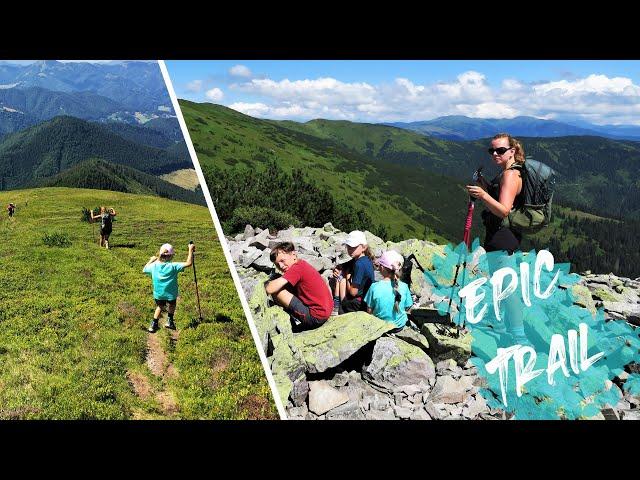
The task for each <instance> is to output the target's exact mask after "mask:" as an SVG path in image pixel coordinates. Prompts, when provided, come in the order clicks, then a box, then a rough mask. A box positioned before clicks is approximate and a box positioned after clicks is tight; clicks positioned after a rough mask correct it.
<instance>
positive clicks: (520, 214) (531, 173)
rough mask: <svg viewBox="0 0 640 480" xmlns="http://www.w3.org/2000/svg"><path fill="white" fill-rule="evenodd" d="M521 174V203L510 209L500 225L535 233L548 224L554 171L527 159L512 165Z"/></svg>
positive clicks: (553, 185) (540, 163)
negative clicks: (522, 162)
mask: <svg viewBox="0 0 640 480" xmlns="http://www.w3.org/2000/svg"><path fill="white" fill-rule="evenodd" d="M511 168H512V169H514V170H515V169H518V170H520V172H521V175H522V194H523V197H524V198H523V202H522V205H521V206H519V207H517V208H514V209H513V210H511V212H510V213H509V215H508V216H507V217H505V219H504V220H503V221H502V226H505V227H509V228H513V229H514V230H518V231H520V232H523V233H536V232H538V231H540V230H541V229H542V228H544V227H546V226H547V225H549V222H550V220H551V202H552V200H553V191H554V187H555V174H556V172H555V171H554V170H553V169H552V168H551V167H549V166H548V165H545V164H544V163H542V162H538V161H536V160H533V159H527V160H526V162H525V163H524V164H522V165H513V166H512V167H511Z"/></svg>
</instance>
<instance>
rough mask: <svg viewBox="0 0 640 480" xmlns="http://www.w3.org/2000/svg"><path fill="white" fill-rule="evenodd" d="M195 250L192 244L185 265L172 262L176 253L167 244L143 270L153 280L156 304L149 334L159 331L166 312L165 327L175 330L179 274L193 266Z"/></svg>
mask: <svg viewBox="0 0 640 480" xmlns="http://www.w3.org/2000/svg"><path fill="white" fill-rule="evenodd" d="M195 249H196V246H195V244H193V243H190V244H189V254H188V255H187V261H186V262H184V263H182V262H172V261H171V260H173V256H174V255H175V251H174V249H173V247H172V246H171V245H170V244H168V243H165V244H164V245H162V246H161V247H160V251H159V252H158V255H157V256H153V257H151V258H150V259H149V261H148V262H147V264H146V265H145V266H144V268H143V269H142V272H143V273H146V274H147V275H149V276H151V279H152V280H153V299H154V300H155V302H156V310H155V312H154V313H153V320H152V321H151V325H150V326H149V328H148V330H149V332H151V333H154V332H155V331H156V330H157V329H158V320H159V319H160V315H161V314H162V312H164V311H167V323H166V324H165V327H166V328H170V329H172V330H175V328H176V324H175V323H174V319H173V316H174V314H175V311H176V302H177V299H178V273H179V272H181V271H182V270H184V269H185V268H188V267H190V266H191V265H193V252H194V251H195Z"/></svg>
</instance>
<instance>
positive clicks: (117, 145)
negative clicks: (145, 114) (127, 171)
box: [0, 117, 191, 189]
mask: <svg viewBox="0 0 640 480" xmlns="http://www.w3.org/2000/svg"><path fill="white" fill-rule="evenodd" d="M90 158H102V159H104V160H107V161H109V162H112V163H117V164H121V165H125V166H130V167H133V168H136V169H137V170H141V171H143V172H146V173H151V174H162V173H168V172H171V171H173V170H178V169H180V168H188V167H190V166H191V162H190V161H187V160H186V159H184V158H179V157H177V156H175V155H174V154H171V153H169V152H167V151H165V150H162V149H159V148H153V147H148V146H145V145H139V144H136V143H133V142H130V141H128V140H125V139H124V138H122V137H120V136H119V135H116V134H115V133H113V132H111V131H110V130H109V129H107V128H106V127H103V126H101V125H99V124H95V123H90V122H86V121H84V120H80V119H77V118H73V117H56V118H54V119H53V120H50V121H48V122H45V123H41V124H39V125H36V126H34V127H31V128H29V129H26V130H24V131H21V132H18V133H15V134H13V135H9V136H7V137H6V138H5V139H4V140H3V141H2V143H0V180H1V181H0V189H11V188H19V187H23V186H28V185H29V184H30V183H31V182H38V181H40V180H41V179H42V178H46V177H51V176H53V175H56V174H58V173H60V172H62V171H64V170H66V169H67V168H70V167H72V166H74V165H76V164H78V163H81V162H83V161H85V160H88V159H90Z"/></svg>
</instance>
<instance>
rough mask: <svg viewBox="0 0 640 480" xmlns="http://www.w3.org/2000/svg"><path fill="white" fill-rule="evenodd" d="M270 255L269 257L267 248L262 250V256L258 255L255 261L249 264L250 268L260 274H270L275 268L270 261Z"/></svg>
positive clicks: (269, 253) (269, 252) (269, 251)
mask: <svg viewBox="0 0 640 480" xmlns="http://www.w3.org/2000/svg"><path fill="white" fill-rule="evenodd" d="M270 255H271V250H270V249H268V248H267V249H265V250H263V251H262V255H260V256H259V257H258V258H257V259H255V260H254V261H253V262H252V263H251V266H252V267H253V268H255V269H256V270H258V271H261V272H270V271H271V270H273V268H274V267H275V265H274V264H273V262H272V261H271V258H270Z"/></svg>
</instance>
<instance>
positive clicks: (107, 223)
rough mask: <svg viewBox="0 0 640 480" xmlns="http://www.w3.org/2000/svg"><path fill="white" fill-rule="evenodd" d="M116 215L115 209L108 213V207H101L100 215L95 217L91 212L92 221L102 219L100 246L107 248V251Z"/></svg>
mask: <svg viewBox="0 0 640 480" xmlns="http://www.w3.org/2000/svg"><path fill="white" fill-rule="evenodd" d="M116 215H117V214H116V211H115V210H114V209H113V208H110V209H109V210H108V211H107V208H106V207H100V213H99V214H98V215H94V214H93V212H91V220H97V219H100V246H101V247H105V248H107V250H108V249H109V235H111V231H112V230H113V217H115V216H116Z"/></svg>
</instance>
